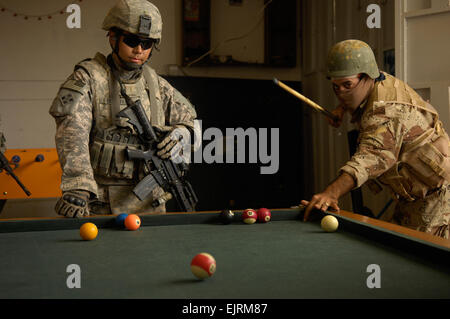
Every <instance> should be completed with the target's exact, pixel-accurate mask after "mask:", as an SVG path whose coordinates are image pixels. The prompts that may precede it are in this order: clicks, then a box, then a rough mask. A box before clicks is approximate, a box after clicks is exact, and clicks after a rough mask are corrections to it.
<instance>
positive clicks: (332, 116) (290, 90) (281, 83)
mask: <svg viewBox="0 0 450 319" xmlns="http://www.w3.org/2000/svg"><path fill="white" fill-rule="evenodd" d="M273 82H274V83H275V84H276V85H278V86H279V87H281V88H282V89H284V90H286V91H287V92H289V93H291V94H292V95H293V96H295V97H297V98H298V99H300V100H302V101H303V102H305V103H306V104H308V105H309V106H311V107H312V108H313V109H315V110H317V111H319V112H320V113H322V114H324V115H325V116H328V117H329V118H331V119H332V120H333V121H338V120H339V118H338V117H337V116H336V115H334V114H333V113H331V112H330V111H328V110H325V109H324V108H323V107H321V106H320V105H319V104H317V103H315V102H313V101H311V100H310V99H308V98H307V97H306V96H304V95H302V94H300V93H298V92H297V91H295V90H294V89H292V88H290V87H289V86H287V85H286V84H284V83H283V82H281V81H279V80H278V79H276V78H274V79H273Z"/></svg>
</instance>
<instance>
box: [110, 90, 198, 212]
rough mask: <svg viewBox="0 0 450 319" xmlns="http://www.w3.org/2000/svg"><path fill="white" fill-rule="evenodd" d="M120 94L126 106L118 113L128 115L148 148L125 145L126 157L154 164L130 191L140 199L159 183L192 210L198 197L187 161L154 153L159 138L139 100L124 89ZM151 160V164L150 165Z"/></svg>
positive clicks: (185, 209)
mask: <svg viewBox="0 0 450 319" xmlns="http://www.w3.org/2000/svg"><path fill="white" fill-rule="evenodd" d="M122 95H123V96H124V98H125V101H126V103H127V105H128V106H127V107H126V108H125V109H123V110H122V111H120V112H119V113H118V114H117V115H118V116H120V117H125V118H128V122H129V123H130V124H131V125H133V127H134V128H135V130H136V131H137V133H138V135H139V138H140V139H141V140H142V142H143V143H144V145H145V147H146V148H147V150H145V151H142V150H134V149H129V148H127V150H126V152H127V156H128V159H130V160H136V159H139V160H144V161H145V164H146V165H147V167H153V168H154V169H153V170H151V171H150V173H149V174H148V175H147V176H145V177H144V178H143V179H142V180H141V181H140V182H139V183H138V184H137V185H136V187H135V188H134V189H133V193H134V194H135V195H136V196H137V197H138V198H139V199H140V200H143V199H145V198H146V197H147V196H148V195H149V194H150V193H151V192H152V191H153V190H154V189H155V187H156V186H158V185H159V186H161V187H162V188H163V189H164V191H166V192H169V193H171V194H172V195H173V197H175V200H176V202H177V204H178V207H179V209H181V210H182V211H186V212H192V211H194V210H195V205H196V204H197V202H198V198H197V196H196V195H195V192H194V189H193V188H192V186H191V184H190V183H189V182H188V181H187V180H186V179H185V173H186V171H187V165H186V163H184V162H182V163H181V164H176V163H174V162H173V161H172V160H171V159H170V158H168V159H161V158H160V157H159V156H158V155H156V152H157V151H158V150H157V147H156V145H157V144H158V143H159V140H158V137H157V136H156V134H155V131H154V130H153V127H152V125H151V124H150V121H149V120H148V118H147V115H146V114H145V111H144V108H143V107H142V104H141V101H140V100H136V102H133V101H132V100H131V98H130V97H129V96H128V95H126V94H125V92H123V91H122ZM149 164H150V165H149ZM151 164H153V165H152V166H151ZM152 205H153V206H158V201H157V200H155V202H153V203H152Z"/></svg>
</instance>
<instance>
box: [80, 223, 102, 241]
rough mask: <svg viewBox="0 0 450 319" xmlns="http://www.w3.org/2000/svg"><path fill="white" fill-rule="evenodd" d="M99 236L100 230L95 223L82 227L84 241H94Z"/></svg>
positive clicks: (81, 232)
mask: <svg viewBox="0 0 450 319" xmlns="http://www.w3.org/2000/svg"><path fill="white" fill-rule="evenodd" d="M97 235H98V228H97V226H95V224H93V223H84V224H83V225H81V227H80V236H81V238H83V239H84V240H93V239H95V238H96V237H97Z"/></svg>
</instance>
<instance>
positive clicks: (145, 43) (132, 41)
mask: <svg viewBox="0 0 450 319" xmlns="http://www.w3.org/2000/svg"><path fill="white" fill-rule="evenodd" d="M154 42H155V40H153V39H143V38H140V37H138V36H137V35H134V34H129V33H128V34H124V35H123V43H125V44H126V45H128V46H129V47H130V48H135V47H137V46H138V45H141V47H142V49H143V50H148V49H150V48H151V47H152V45H153V43H154Z"/></svg>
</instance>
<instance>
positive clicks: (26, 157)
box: [0, 148, 62, 200]
mask: <svg viewBox="0 0 450 319" xmlns="http://www.w3.org/2000/svg"><path fill="white" fill-rule="evenodd" d="M4 155H5V157H6V158H7V159H8V161H9V165H10V166H11V168H12V169H13V172H14V174H15V175H16V176H17V177H18V178H19V180H20V181H21V182H22V184H24V185H25V187H26V188H27V189H28V190H29V191H30V192H31V195H30V196H27V195H26V194H25V193H24V191H23V190H22V188H20V186H19V185H18V184H17V183H16V181H15V180H14V179H13V178H12V176H9V175H8V174H7V173H6V171H5V170H3V171H2V172H1V173H0V200H1V199H21V198H52V197H60V196H61V189H60V185H61V175H62V171H61V166H60V165H59V161H58V154H57V153H56V149H55V148H32V149H7V150H6V151H5V154H4Z"/></svg>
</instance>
